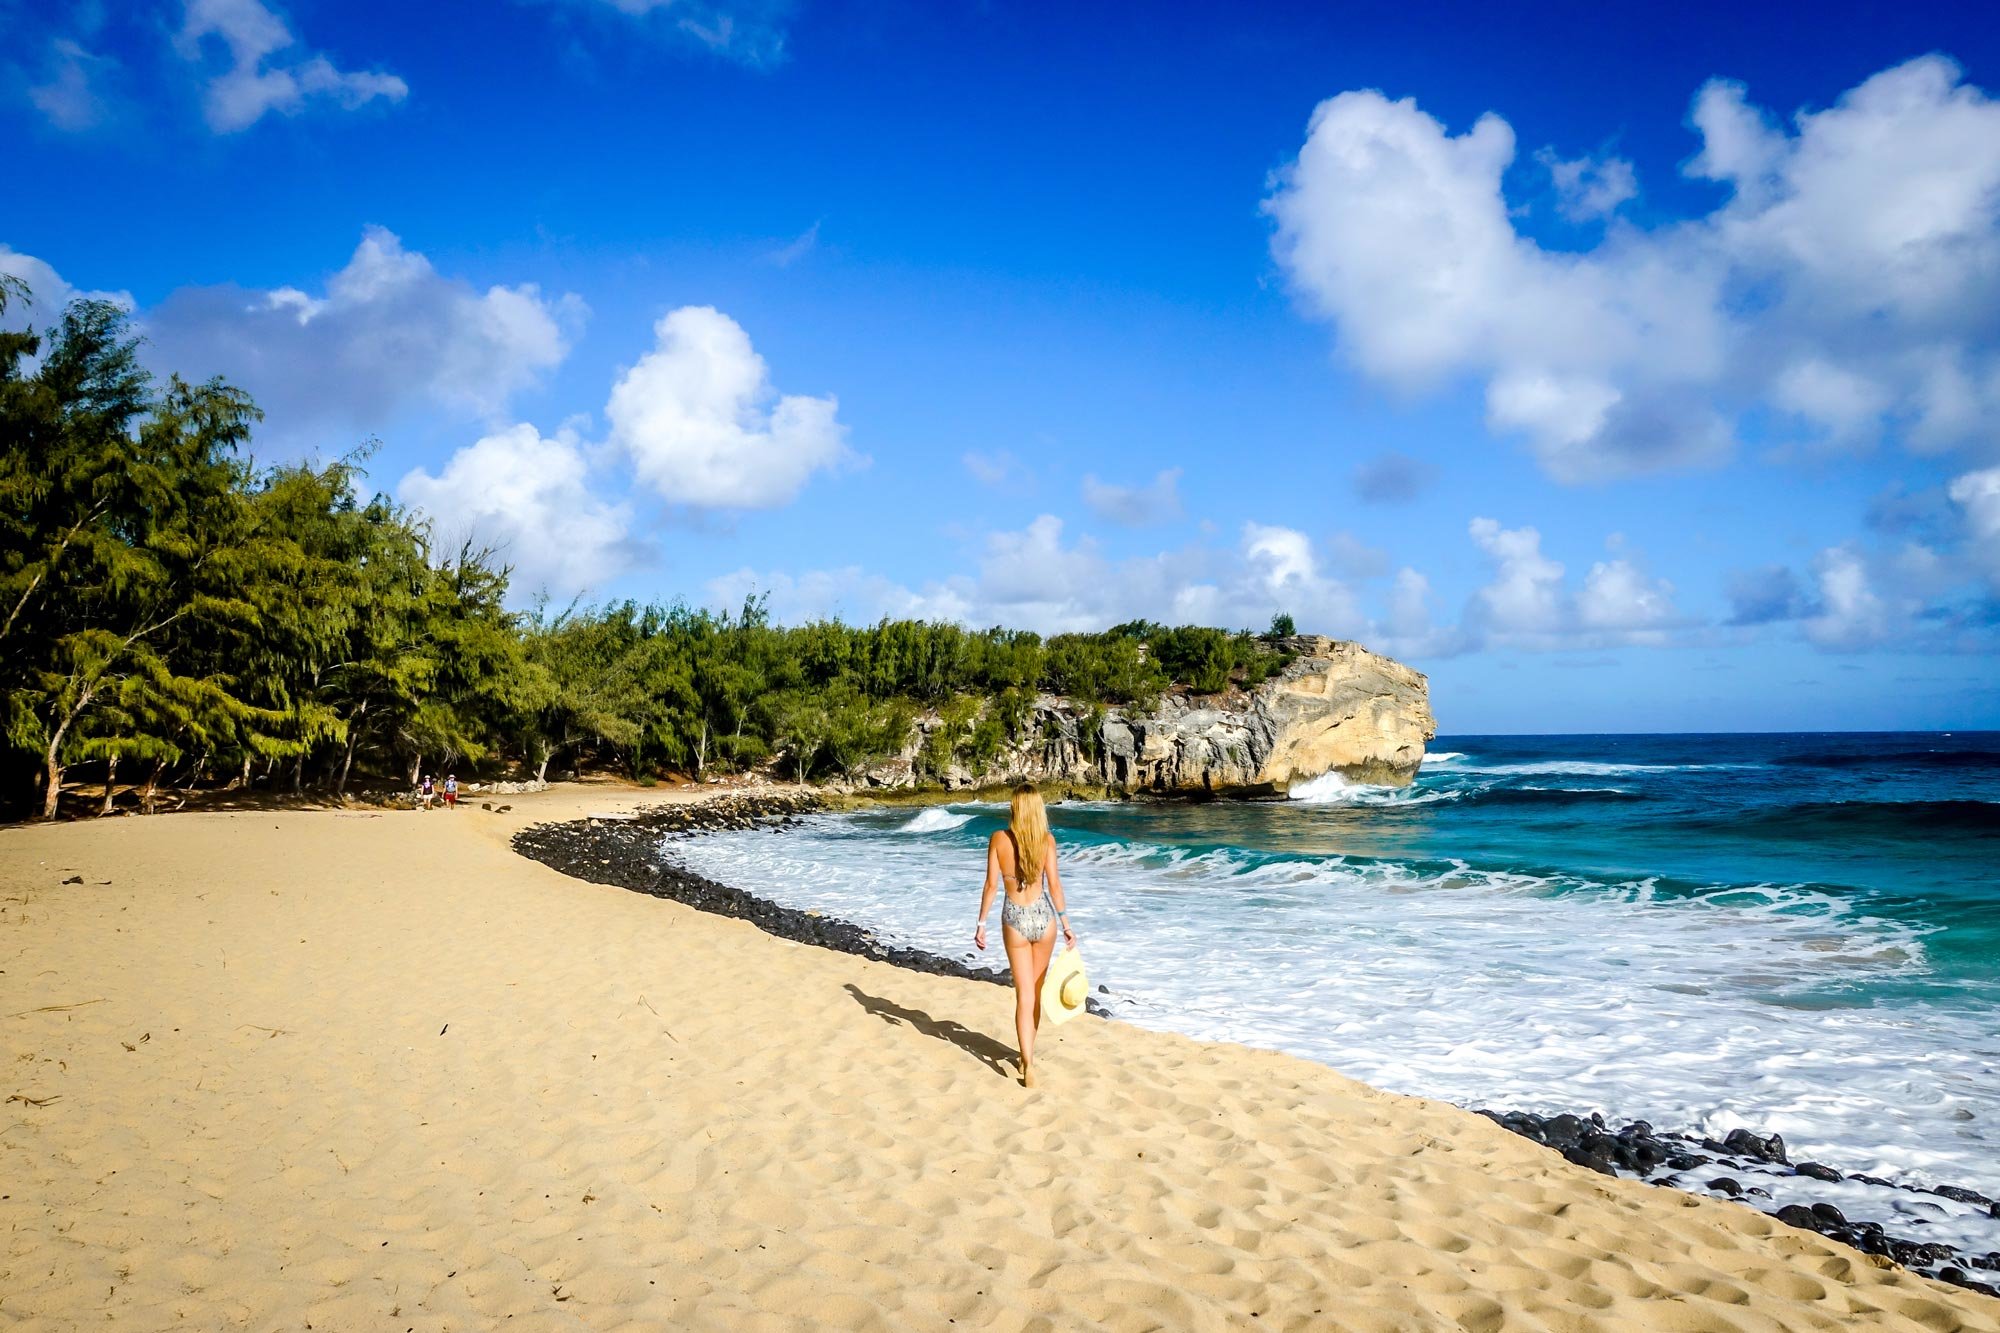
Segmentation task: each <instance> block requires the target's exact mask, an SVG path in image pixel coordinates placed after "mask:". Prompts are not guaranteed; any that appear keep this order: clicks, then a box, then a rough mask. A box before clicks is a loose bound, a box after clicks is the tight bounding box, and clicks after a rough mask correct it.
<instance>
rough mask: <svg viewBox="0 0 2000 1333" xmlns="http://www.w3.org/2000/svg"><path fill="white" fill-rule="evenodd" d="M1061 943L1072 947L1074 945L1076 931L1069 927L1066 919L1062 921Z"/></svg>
mask: <svg viewBox="0 0 2000 1333" xmlns="http://www.w3.org/2000/svg"><path fill="white" fill-rule="evenodd" d="M1063 943H1064V944H1067V945H1068V946H1069V947H1070V948H1072V949H1074V948H1075V947H1076V932H1075V931H1073V930H1071V929H1070V928H1069V922H1067V921H1065V922H1063Z"/></svg>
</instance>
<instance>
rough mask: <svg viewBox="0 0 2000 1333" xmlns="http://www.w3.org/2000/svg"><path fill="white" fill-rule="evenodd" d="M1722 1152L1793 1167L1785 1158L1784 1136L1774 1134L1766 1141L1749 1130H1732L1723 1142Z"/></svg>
mask: <svg viewBox="0 0 2000 1333" xmlns="http://www.w3.org/2000/svg"><path fill="white" fill-rule="evenodd" d="M1722 1150H1723V1151H1724V1152H1733V1153H1736V1154H1737V1155H1738V1156H1741V1157H1753V1158H1755V1159H1756V1160H1758V1161H1760V1162H1771V1163H1773V1164H1775V1165H1778V1166H1790V1165H1791V1162H1790V1160H1789V1159H1788V1158H1787V1157H1786V1156H1785V1136H1784V1135H1782V1134H1773V1135H1771V1137H1769V1138H1767V1139H1765V1138H1759V1137H1757V1136H1756V1135H1755V1134H1752V1133H1751V1132H1750V1131H1749V1130H1747V1129H1732V1130H1730V1131H1729V1137H1728V1138H1726V1139H1724V1140H1723V1141H1722Z"/></svg>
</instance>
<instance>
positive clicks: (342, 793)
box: [333, 699, 368, 801]
mask: <svg viewBox="0 0 2000 1333" xmlns="http://www.w3.org/2000/svg"><path fill="white" fill-rule="evenodd" d="M367 716H368V701H367V700H366V699H363V700H362V701H361V703H360V704H359V705H358V706H357V707H356V708H355V710H354V716H353V718H352V719H350V720H349V722H348V724H347V753H346V754H344V755H342V756H341V757H340V780H339V781H338V782H336V783H334V784H333V794H334V795H335V796H338V797H339V798H340V799H341V800H343V801H344V800H346V799H347V775H348V774H349V773H350V772H352V771H353V769H354V750H355V747H356V746H358V745H360V744H361V719H362V718H364V717H367Z"/></svg>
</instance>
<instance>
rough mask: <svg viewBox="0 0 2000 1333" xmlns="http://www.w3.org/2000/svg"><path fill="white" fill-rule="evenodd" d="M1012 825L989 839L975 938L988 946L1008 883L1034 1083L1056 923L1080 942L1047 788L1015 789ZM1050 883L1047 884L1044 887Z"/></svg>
mask: <svg viewBox="0 0 2000 1333" xmlns="http://www.w3.org/2000/svg"><path fill="white" fill-rule="evenodd" d="M1009 805H1010V813H1009V818H1008V821H1007V827H1006V828H1004V829H1001V830H1000V831H999V832H997V833H995V834H994V835H993V836H992V837H991V838H988V839H987V840H986V883H985V885H984V887H982V888H981V889H980V890H979V928H978V929H977V930H975V931H973V933H972V942H973V943H974V944H975V945H977V946H978V947H979V948H981V949H984V948H985V947H986V913H987V911H988V910H989V909H991V908H992V906H993V890H994V888H995V887H996V886H999V887H1001V888H1003V890H1004V892H1005V895H1006V902H1005V903H1004V904H1003V905H1002V906H1001V908H1000V939H1001V942H1002V943H1003V944H1005V945H1006V947H1007V963H1008V966H1010V967H1012V968H1013V969H1014V1031H1015V1033H1016V1035H1017V1036H1019V1037H1020V1040H1021V1086H1022V1087H1024V1088H1032V1087H1034V1086H1035V1029H1036V1028H1037V1027H1039V1026H1041V1022H1042V978H1043V977H1044V976H1046V975H1048V970H1049V960H1050V959H1051V958H1053V957H1054V956H1055V952H1056V938H1055V931H1054V929H1053V927H1054V926H1055V924H1056V923H1057V922H1061V923H1062V933H1063V939H1064V940H1065V941H1066V942H1067V943H1068V944H1069V947H1070V948H1072V949H1074V948H1075V947H1076V932H1075V931H1073V930H1071V929H1070V928H1069V917H1068V916H1067V915H1066V911H1067V904H1065V902H1064V901H1063V885H1062V876H1061V874H1059V873H1058V872H1057V870H1056V839H1055V835H1054V834H1053V833H1050V832H1049V812H1048V811H1047V809H1045V808H1044V807H1043V805H1042V794H1041V793H1040V792H1038V791H1036V790H1035V789H1034V788H1033V787H1030V786H1025V785H1024V786H1020V787H1016V788H1015V789H1014V799H1013V800H1012V801H1011V802H1010V803H1009ZM1044 885H1046V887H1044Z"/></svg>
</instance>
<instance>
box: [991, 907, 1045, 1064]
mask: <svg viewBox="0 0 2000 1333" xmlns="http://www.w3.org/2000/svg"><path fill="white" fill-rule="evenodd" d="M1000 940H1001V943H1003V944H1004V945H1006V947H1007V965H1008V966H1009V967H1011V968H1013V969H1014V1036H1015V1038H1016V1039H1017V1040H1018V1041H1019V1042H1020V1049H1021V1083H1022V1085H1023V1086H1024V1087H1030V1088H1032V1087H1034V1086H1035V1073H1034V1064H1033V1062H1034V1058H1035V1026H1036V1024H1037V1023H1039V1022H1040V1020H1041V1013H1040V1012H1039V1011H1040V1009H1041V991H1040V989H1039V987H1040V978H1039V974H1038V973H1037V972H1036V971H1035V949H1036V947H1037V946H1036V945H1033V944H1030V943H1029V942H1028V941H1027V940H1025V939H1023V938H1022V937H1021V932H1020V931H1018V930H1015V929H1014V928H1013V927H1012V926H1005V925H1003V926H1001V927H1000Z"/></svg>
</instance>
